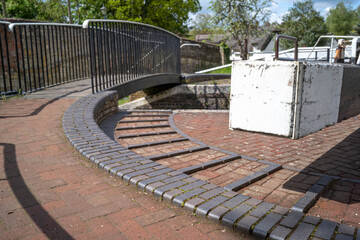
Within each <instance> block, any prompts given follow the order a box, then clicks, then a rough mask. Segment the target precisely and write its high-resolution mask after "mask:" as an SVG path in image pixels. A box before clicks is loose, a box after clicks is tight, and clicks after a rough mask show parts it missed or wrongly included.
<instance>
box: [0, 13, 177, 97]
mask: <svg viewBox="0 0 360 240" xmlns="http://www.w3.org/2000/svg"><path fill="white" fill-rule="evenodd" d="M0 33H1V35H0V54H1V55H0V71H1V72H0V95H4V94H5V95H6V94H17V93H26V92H32V91H37V90H40V89H43V88H46V87H50V86H54V85H58V84H62V83H66V82H69V81H74V80H80V79H85V78H90V77H91V80H92V88H93V93H95V92H98V91H102V90H104V89H108V88H111V87H113V86H116V85H119V84H121V83H125V82H129V81H131V80H134V79H136V78H139V77H143V76H148V75H153V74H159V73H167V74H169V73H170V74H180V39H179V38H178V37H177V36H176V35H174V34H172V33H170V32H168V31H166V30H163V29H160V28H157V27H154V26H151V25H146V24H141V23H135V22H127V21H115V20H86V21H85V22H84V24H83V26H81V25H73V24H56V23H10V22H0Z"/></svg>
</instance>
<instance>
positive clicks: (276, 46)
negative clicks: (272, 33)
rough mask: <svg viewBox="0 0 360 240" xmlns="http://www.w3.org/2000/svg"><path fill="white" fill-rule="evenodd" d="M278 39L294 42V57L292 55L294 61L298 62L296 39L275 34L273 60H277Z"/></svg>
mask: <svg viewBox="0 0 360 240" xmlns="http://www.w3.org/2000/svg"><path fill="white" fill-rule="evenodd" d="M280 38H284V39H287V40H291V41H294V42H295V55H294V61H297V60H298V47H299V45H298V40H297V38H296V37H291V36H287V35H282V34H277V35H276V39H275V60H279V40H280Z"/></svg>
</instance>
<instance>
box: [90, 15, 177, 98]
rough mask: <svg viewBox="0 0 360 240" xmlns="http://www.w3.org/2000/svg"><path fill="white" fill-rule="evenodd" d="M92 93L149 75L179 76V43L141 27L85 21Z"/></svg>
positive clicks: (161, 32)
mask: <svg viewBox="0 0 360 240" xmlns="http://www.w3.org/2000/svg"><path fill="white" fill-rule="evenodd" d="M83 27H84V29H88V31H89V32H88V40H89V52H90V70H91V80H92V86H93V92H98V91H101V90H104V89H108V88H111V87H113V86H116V85H119V84H121V83H125V82H128V81H131V80H134V79H137V78H139V77H143V76H148V75H152V74H160V73H171V74H180V39H179V37H177V36H176V35H174V34H172V33H170V32H168V31H166V30H163V29H160V28H157V27H154V26H151V25H147V24H142V23H135V22H128V21H117V20H86V21H85V22H84V24H83Z"/></svg>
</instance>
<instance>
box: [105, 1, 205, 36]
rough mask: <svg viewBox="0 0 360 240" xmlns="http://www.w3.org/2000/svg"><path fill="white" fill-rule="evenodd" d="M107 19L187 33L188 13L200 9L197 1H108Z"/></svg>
mask: <svg viewBox="0 0 360 240" xmlns="http://www.w3.org/2000/svg"><path fill="white" fill-rule="evenodd" d="M105 6H106V7H107V8H108V9H109V16H108V17H109V18H112V19H120V20H129V21H135V22H142V23H147V24H151V25H155V26H158V27H161V28H164V29H167V30H169V31H171V32H174V33H181V34H184V33H186V32H187V31H188V29H187V26H186V23H187V21H188V19H189V13H190V12H191V13H195V12H197V11H199V10H200V9H201V7H200V3H199V1H198V0H172V1H169V0H145V1H144V0H122V1H119V0H109V2H108V3H107V4H106V5H105Z"/></svg>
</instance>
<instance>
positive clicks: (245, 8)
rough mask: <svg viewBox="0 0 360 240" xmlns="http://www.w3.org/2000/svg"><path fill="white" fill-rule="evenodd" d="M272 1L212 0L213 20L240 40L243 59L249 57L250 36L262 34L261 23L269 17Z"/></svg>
mask: <svg viewBox="0 0 360 240" xmlns="http://www.w3.org/2000/svg"><path fill="white" fill-rule="evenodd" d="M270 3H271V0H213V1H211V7H210V8H211V10H212V11H213V12H214V17H213V21H214V22H215V24H219V25H220V26H222V28H223V29H224V31H225V32H228V33H229V34H230V35H231V37H232V38H233V39H235V40H236V41H237V42H238V44H239V46H240V48H241V49H240V54H241V58H242V59H247V58H248V56H247V55H248V41H249V38H250V37H253V36H259V35H260V33H261V30H260V28H259V24H260V23H261V22H264V21H265V20H266V19H267V18H268V16H269V14H270V11H269V7H270Z"/></svg>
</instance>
